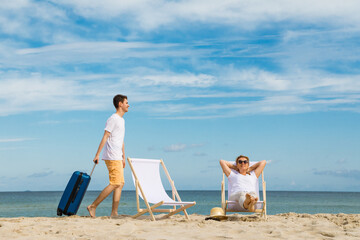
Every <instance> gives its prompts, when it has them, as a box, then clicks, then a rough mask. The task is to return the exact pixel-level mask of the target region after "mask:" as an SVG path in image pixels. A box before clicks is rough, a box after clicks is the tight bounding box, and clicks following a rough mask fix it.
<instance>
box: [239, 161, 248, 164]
mask: <svg viewBox="0 0 360 240" xmlns="http://www.w3.org/2000/svg"><path fill="white" fill-rule="evenodd" d="M242 163H244V164H246V163H249V162H248V161H247V160H245V161H241V160H239V161H238V164H242Z"/></svg>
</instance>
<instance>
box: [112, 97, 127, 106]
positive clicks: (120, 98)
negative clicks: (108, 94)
mask: <svg viewBox="0 0 360 240" xmlns="http://www.w3.org/2000/svg"><path fill="white" fill-rule="evenodd" d="M125 99H127V96H125V95H121V94H118V95H116V96H115V97H114V98H113V103H114V107H115V108H116V109H118V108H119V102H122V103H123V102H124V100H125Z"/></svg>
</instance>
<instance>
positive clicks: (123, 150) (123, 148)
mask: <svg viewBox="0 0 360 240" xmlns="http://www.w3.org/2000/svg"><path fill="white" fill-rule="evenodd" d="M122 152H123V160H122V162H123V168H125V165H126V163H125V142H123V146H122Z"/></svg>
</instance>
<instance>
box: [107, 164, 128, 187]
mask: <svg viewBox="0 0 360 240" xmlns="http://www.w3.org/2000/svg"><path fill="white" fill-rule="evenodd" d="M104 161H105V164H106V166H107V168H108V170H109V182H110V185H123V184H124V183H125V180H124V168H123V162H122V161H121V160H104Z"/></svg>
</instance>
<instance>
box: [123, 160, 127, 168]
mask: <svg viewBox="0 0 360 240" xmlns="http://www.w3.org/2000/svg"><path fill="white" fill-rule="evenodd" d="M122 162H123V168H125V165H126V163H125V159H123V160H122Z"/></svg>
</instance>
